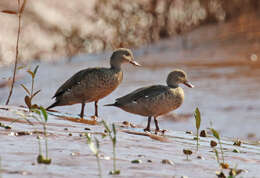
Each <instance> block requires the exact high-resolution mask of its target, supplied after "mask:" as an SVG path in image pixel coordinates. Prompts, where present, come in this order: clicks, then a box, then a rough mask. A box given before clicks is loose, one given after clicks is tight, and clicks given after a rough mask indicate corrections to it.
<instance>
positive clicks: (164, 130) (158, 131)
mask: <svg viewBox="0 0 260 178" xmlns="http://www.w3.org/2000/svg"><path fill="white" fill-rule="evenodd" d="M166 131H168V130H166V129H163V130H160V129H159V130H157V129H156V130H155V132H154V133H155V134H156V135H157V134H158V133H161V134H162V135H164V133H165V132H166Z"/></svg>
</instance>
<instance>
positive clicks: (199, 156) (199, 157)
mask: <svg viewBox="0 0 260 178" xmlns="http://www.w3.org/2000/svg"><path fill="white" fill-rule="evenodd" d="M197 158H198V159H201V160H205V158H204V157H203V156H201V155H198V156H197Z"/></svg>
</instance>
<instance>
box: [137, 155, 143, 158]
mask: <svg viewBox="0 0 260 178" xmlns="http://www.w3.org/2000/svg"><path fill="white" fill-rule="evenodd" d="M137 156H138V157H139V158H144V157H145V156H144V155H137Z"/></svg>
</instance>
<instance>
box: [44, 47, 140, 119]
mask: <svg viewBox="0 0 260 178" xmlns="http://www.w3.org/2000/svg"><path fill="white" fill-rule="evenodd" d="M125 62H129V63H132V64H134V65H137V66H138V65H139V64H138V63H137V62H136V61H134V60H133V54H132V52H131V51H130V50H129V49H125V48H119V49H117V50H116V51H114V52H113V54H112V56H111V59H110V64H111V67H110V68H88V69H84V70H81V71H79V72H78V73H76V74H75V75H73V76H72V77H71V78H70V79H68V80H67V81H66V82H65V83H64V84H63V85H62V86H61V87H60V88H59V89H58V90H57V91H56V93H55V95H54V96H53V98H56V101H55V103H53V104H52V105H51V106H49V107H48V108H47V109H50V108H53V107H56V106H64V105H72V104H77V103H81V104H82V108H81V113H80V116H81V117H82V118H83V116H84V107H85V103H88V102H93V101H94V102H95V116H98V111H97V102H98V100H100V99H102V98H104V97H105V96H107V95H109V94H110V93H111V92H113V91H114V90H115V89H116V88H117V87H118V85H119V84H120V83H121V82H122V79H123V72H122V70H121V64H122V63H125Z"/></svg>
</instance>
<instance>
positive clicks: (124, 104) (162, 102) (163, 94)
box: [105, 69, 193, 132]
mask: <svg viewBox="0 0 260 178" xmlns="http://www.w3.org/2000/svg"><path fill="white" fill-rule="evenodd" d="M181 83H182V84H185V85H187V86H188V87H190V88H193V85H192V84H191V83H189V82H188V80H187V75H186V73H185V72H184V71H182V70H179V69H176V70H173V71H172V72H171V73H170V74H169V75H168V77H167V86H164V85H152V86H148V87H144V88H139V89H137V90H135V91H133V92H131V93H129V94H128V95H125V96H123V97H120V98H117V99H116V102H115V103H113V104H108V105H105V106H115V107H118V108H121V109H123V110H124V111H126V112H130V113H133V114H138V115H141V116H146V117H148V122H147V127H146V128H145V129H144V131H150V122H151V118H152V117H153V118H154V122H155V127H156V130H155V131H156V132H158V131H160V129H159V125H158V121H157V117H158V116H160V115H163V114H166V113H168V112H170V111H172V110H175V109H177V108H178V107H180V106H181V104H182V103H183V100H184V92H183V89H182V88H181V87H179V84H181Z"/></svg>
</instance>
